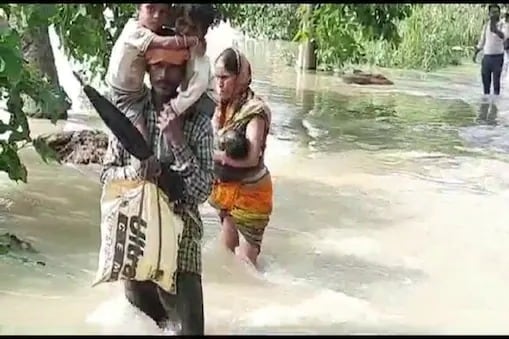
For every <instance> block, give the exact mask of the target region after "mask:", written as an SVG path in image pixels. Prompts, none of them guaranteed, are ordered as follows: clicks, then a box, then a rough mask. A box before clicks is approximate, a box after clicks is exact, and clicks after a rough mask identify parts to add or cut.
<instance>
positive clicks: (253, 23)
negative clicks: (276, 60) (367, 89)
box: [230, 4, 487, 71]
mask: <svg viewBox="0 0 509 339" xmlns="http://www.w3.org/2000/svg"><path fill="white" fill-rule="evenodd" d="M231 6H233V5H231ZM272 6H273V7H276V8H277V10H273V11H271V10H270V9H269V7H272ZM305 6H306V5H264V4H263V5H258V4H256V5H254V4H253V5H251V4H250V5H237V6H236V7H235V8H234V9H235V10H236V12H235V11H234V10H233V9H232V10H230V17H231V18H232V19H231V21H232V24H233V25H234V26H235V27H238V28H240V29H241V30H242V31H243V32H244V33H246V34H248V35H251V36H253V37H265V38H269V39H275V38H279V39H282V40H294V41H302V40H304V39H313V40H314V41H315V42H316V45H317V49H318V50H317V59H318V66H319V68H320V69H323V70H332V69H341V68H342V67H343V66H344V65H345V64H369V65H375V66H382V67H397V68H409V69H420V70H425V71H431V70H435V69H438V68H441V67H445V66H448V65H456V64H459V63H460V62H461V60H462V59H464V58H465V57H470V56H471V55H472V52H473V46H474V45H475V43H477V39H478V37H479V32H480V30H481V27H482V24H483V22H484V21H485V19H486V17H487V9H486V7H485V6H486V5H477V4H412V5H410V4H397V5H396V4H390V5H386V4H369V5H368V4H362V5H360V4H321V5H314V7H313V9H312V13H311V17H310V21H311V25H309V27H311V29H306V30H302V29H301V27H302V26H301V22H302V20H303V16H304V15H305V10H304V8H303V7H305ZM296 7H297V10H296ZM236 13H237V14H236ZM283 23H286V24H283Z"/></svg>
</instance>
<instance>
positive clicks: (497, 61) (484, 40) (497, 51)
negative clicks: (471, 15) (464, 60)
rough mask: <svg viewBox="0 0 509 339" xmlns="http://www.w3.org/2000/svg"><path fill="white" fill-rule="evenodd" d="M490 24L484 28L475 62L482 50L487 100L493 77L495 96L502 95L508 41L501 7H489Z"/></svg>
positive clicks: (483, 77)
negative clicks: (506, 43)
mask: <svg viewBox="0 0 509 339" xmlns="http://www.w3.org/2000/svg"><path fill="white" fill-rule="evenodd" d="M488 11H489V22H488V23H487V24H486V25H485V26H484V28H483V30H482V33H481V37H480V39H479V43H478V44H477V46H476V49H475V54H474V60H475V57H476V56H477V53H479V52H480V51H481V50H482V51H483V54H484V56H483V59H482V64H481V77H482V84H483V91H484V96H485V98H486V97H487V96H489V95H490V91H491V81H492V77H493V94H494V95H495V97H498V95H500V77H501V75H502V67H503V65H504V41H505V40H506V39H507V36H508V34H507V30H506V29H505V27H506V26H505V25H504V24H503V23H502V22H500V6H498V5H497V4H491V5H489V6H488Z"/></svg>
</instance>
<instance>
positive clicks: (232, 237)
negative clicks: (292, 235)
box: [209, 48, 272, 266]
mask: <svg viewBox="0 0 509 339" xmlns="http://www.w3.org/2000/svg"><path fill="white" fill-rule="evenodd" d="M215 76H216V83H217V90H218V95H219V99H220V100H219V101H220V102H219V105H218V107H217V109H216V112H215V114H214V117H213V119H212V124H213V126H214V132H215V134H216V138H215V139H216V145H215V151H214V162H215V174H216V182H215V184H214V187H213V189H212V194H211V196H210V198H209V202H210V204H211V205H212V206H213V207H214V208H216V209H217V210H218V212H219V217H220V219H221V240H222V242H223V243H224V245H225V246H226V247H227V248H228V249H230V250H231V251H232V252H235V249H236V248H237V247H238V249H239V252H238V254H239V255H240V257H241V258H242V259H244V260H249V261H250V262H251V263H252V264H253V265H254V266H257V258H258V255H259V254H260V250H261V243H262V239H263V233H264V231H265V228H266V226H267V224H268V223H269V218H270V215H271V213H272V179H271V176H270V173H269V170H268V169H267V167H266V166H265V163H264V152H265V146H266V140H267V135H268V133H269V127H270V121H271V113H270V110H269V108H268V107H267V105H266V104H265V102H264V101H263V100H262V99H261V98H259V97H257V96H256V95H255V94H254V92H253V91H252V90H251V88H250V84H251V65H250V64H249V61H248V60H247V58H246V57H245V56H244V54H242V53H241V52H239V51H238V50H237V49H233V48H228V49H226V50H224V51H223V52H222V53H221V54H220V55H219V56H218V58H217V60H216V63H215ZM228 131H235V132H237V133H239V134H240V135H242V136H244V137H245V138H246V139H247V141H248V142H247V144H248V152H247V156H246V157H244V158H243V159H241V160H239V159H232V158H230V157H228V156H227V155H226V153H225V152H224V151H220V150H219V149H218V147H219V145H218V143H217V140H219V139H220V137H221V136H222V135H223V134H225V133H226V132H228ZM239 233H240V235H241V237H240V238H241V239H239ZM239 240H241V241H239Z"/></svg>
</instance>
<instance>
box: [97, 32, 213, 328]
mask: <svg viewBox="0 0 509 339" xmlns="http://www.w3.org/2000/svg"><path fill="white" fill-rule="evenodd" d="M161 34H164V32H163V31H161ZM167 34H168V36H172V34H173V33H172V32H171V31H168V32H167ZM144 58H145V61H146V63H147V70H148V73H149V77H150V83H151V84H152V89H151V91H150V96H149V97H148V101H147V105H146V106H145V107H144V109H143V111H142V114H143V119H144V121H146V128H147V139H148V141H149V145H150V146H151V149H152V151H153V153H154V154H157V153H158V152H157V150H158V148H159V146H160V148H161V153H160V156H159V157H158V158H157V159H156V158H155V157H153V158H150V159H149V160H147V161H143V162H141V161H139V160H137V159H136V158H134V157H132V156H131V155H130V154H129V153H128V152H127V151H126V150H125V148H124V147H123V146H122V144H121V143H120V142H119V140H118V139H117V138H116V137H114V136H113V135H110V138H109V142H108V148H107V150H106V153H105V155H104V158H103V169H102V171H101V182H102V183H103V184H104V183H107V182H110V181H114V180H139V179H140V178H143V177H145V176H148V177H151V178H153V177H156V176H159V175H160V173H161V168H163V167H164V168H166V169H168V170H172V171H174V172H176V173H177V174H178V175H179V176H180V177H181V178H182V180H183V181H184V192H183V198H182V199H181V200H179V201H177V202H176V203H175V204H174V205H173V207H172V209H173V210H174V212H175V213H176V214H178V215H180V216H181V218H182V220H183V222H184V230H183V233H182V238H181V239H180V242H179V248H178V257H177V274H176V281H175V282H174V284H173V286H172V288H171V291H165V290H163V289H161V288H160V287H158V286H157V285H156V284H155V283H154V282H152V281H134V280H126V281H125V282H124V287H125V294H126V297H127V299H128V300H129V302H130V303H131V304H132V305H134V306H136V307H137V308H139V309H140V310H141V311H143V312H144V313H145V314H147V315H148V316H149V317H151V318H152V319H153V320H154V322H156V324H157V325H158V326H159V327H161V328H163V329H168V328H170V329H173V330H175V331H176V332H177V333H176V334H177V335H204V314H203V289H202V279H201V270H202V264H201V238H202V233H203V223H202V220H201V217H200V213H199V210H198V205H200V204H202V203H204V202H205V201H206V200H207V198H208V197H209V195H210V192H211V189H212V183H213V178H214V163H213V139H214V134H213V130H212V125H211V123H210V117H209V116H208V114H207V113H206V112H201V111H198V110H196V109H195V108H194V107H191V108H189V110H188V111H187V112H185V114H183V115H180V116H179V117H177V118H174V119H169V117H168V114H167V113H166V110H165V108H164V104H165V103H166V102H168V101H170V100H171V99H173V98H175V97H177V95H178V91H177V88H178V87H179V86H180V85H181V84H182V82H183V81H184V79H185V75H186V63H187V62H188V59H189V53H188V52H187V51H185V50H181V51H171V50H168V49H162V48H160V49H156V48H154V49H151V50H150V51H147V53H146V54H145V56H144ZM163 241H164V239H163Z"/></svg>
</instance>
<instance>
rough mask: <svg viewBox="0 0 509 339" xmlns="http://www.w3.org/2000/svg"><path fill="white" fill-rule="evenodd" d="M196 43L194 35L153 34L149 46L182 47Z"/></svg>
mask: <svg viewBox="0 0 509 339" xmlns="http://www.w3.org/2000/svg"><path fill="white" fill-rule="evenodd" d="M197 44H198V38H197V37H195V36H159V35H155V36H154V38H153V39H152V41H151V42H150V45H149V46H148V47H149V48H164V49H184V48H189V47H194V46H196V45H197Z"/></svg>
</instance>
